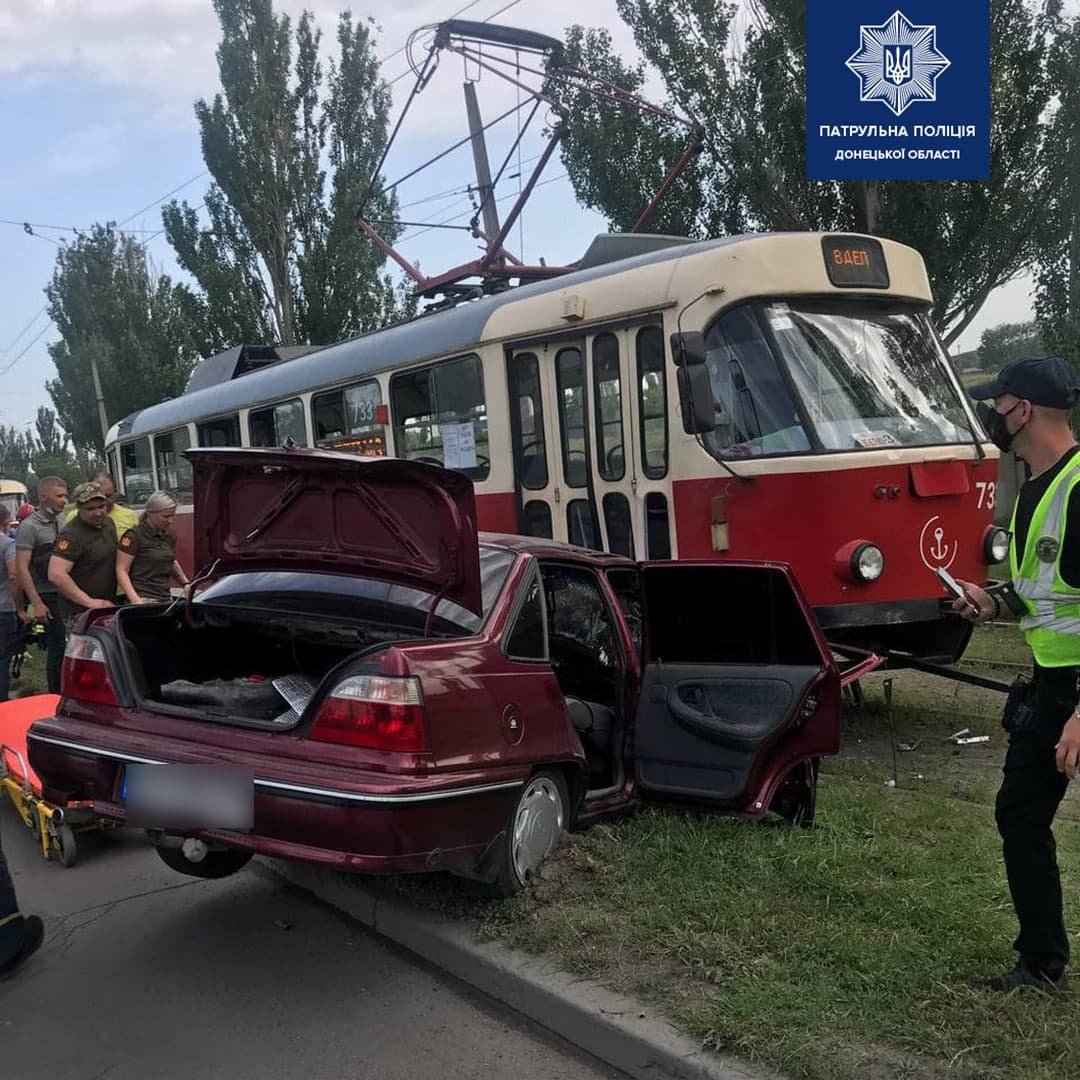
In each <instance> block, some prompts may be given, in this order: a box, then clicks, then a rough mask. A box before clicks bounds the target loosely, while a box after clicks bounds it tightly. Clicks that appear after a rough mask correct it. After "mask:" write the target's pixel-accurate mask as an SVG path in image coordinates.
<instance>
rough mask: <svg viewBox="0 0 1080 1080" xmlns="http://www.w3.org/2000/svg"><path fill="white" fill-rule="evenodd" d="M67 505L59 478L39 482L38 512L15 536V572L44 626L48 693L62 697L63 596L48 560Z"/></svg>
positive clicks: (54, 477) (64, 491) (64, 639)
mask: <svg viewBox="0 0 1080 1080" xmlns="http://www.w3.org/2000/svg"><path fill="white" fill-rule="evenodd" d="M66 505H67V483H66V482H65V481H63V480H61V479H60V477H58V476H46V477H43V478H42V479H41V480H39V481H38V505H37V509H36V510H35V511H34V512H33V513H32V514H31V515H30V516H29V517H28V518H26V520H25V521H23V523H22V524H21V525H20V526H19V531H18V532H17V533H16V534H15V572H16V574H17V575H18V582H19V587H20V588H21V589H22V591H23V594H24V595H25V596H26V598H27V600H28V601H29V602H30V607H31V609H32V614H33V617H34V618H35V619H37V620H38V621H39V622H43V623H44V624H45V656H46V661H45V670H46V677H47V679H48V683H49V692H50V693H53V694H59V693H60V671H61V669H62V668H63V665H64V646H65V645H66V644H67V638H66V635H65V633H64V615H63V612H62V611H61V610H60V596H59V594H58V593H57V591H56V586H55V585H53V584H51V583H50V581H49V559H50V558H51V557H52V551H53V545H54V544H55V543H56V537H57V534H58V533H59V531H60V522H59V519H58V515H59V514H60V512H61V511H62V510H63V509H64V507H65V506H66Z"/></svg>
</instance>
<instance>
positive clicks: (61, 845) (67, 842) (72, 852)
mask: <svg viewBox="0 0 1080 1080" xmlns="http://www.w3.org/2000/svg"><path fill="white" fill-rule="evenodd" d="M57 852H58V854H59V856H60V865H61V866H62V867H63V868H64V869H65V870H67V869H70V868H71V867H72V866H74V865H75V861H76V860H77V859H78V857H79V846H78V844H76V842H75V833H74V831H73V830H72V828H71V826H70V825H61V826H60V833H59V836H58V837H57Z"/></svg>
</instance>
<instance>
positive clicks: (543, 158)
mask: <svg viewBox="0 0 1080 1080" xmlns="http://www.w3.org/2000/svg"><path fill="white" fill-rule="evenodd" d="M565 133H566V125H565V123H564V122H562V121H560V122H559V123H558V124H556V125H555V129H554V130H553V131H552V133H551V139H550V141H549V142H548V144H547V146H546V147H545V149H544V152H543V153H542V154H541V155H540V160H539V161H538V162H537V163H536V168H534V169H533V171H532V175H531V176H530V177H529V179H528V181H527V182H526V184H525V186H524V187H523V188H522V189H521V194H520V195H518V197H517V200H516V201H515V203H514V205H513V206H512V207H511V209H510V213H509V214H507V215H506V220H505V221H504V222H503V226H502V228H501V229H500V230H499V235H498V236H496V237H495V239H494V240H492V241H491V245H490V247H489V248H488V253H487V255H485V256H484V257H483V259H481V260H480V267H481V270H484V271H486V270H487V269H488V268H489V267H490V266H491V264H492V263H493V262H494V261H495V257H496V252H498V251H501V250H502V246H503V244H505V243H506V238H507V237H508V236H509V235H510V233H511V231H512V230H513V228H514V224H515V222H516V221H517V219H518V218H519V217H520V216H521V211H522V210H524V209H525V203H527V202H528V201H529V196H530V195H531V194H532V192H533V188H535V187H536V182H537V180H539V179H540V174H541V173H542V172H543V171H544V169H546V168H547V163H548V162H549V161H550V160H551V156H552V154H554V153H555V150H556V149H557V148H558V145H559V143H561V142H562V139H563V135H564V134H565Z"/></svg>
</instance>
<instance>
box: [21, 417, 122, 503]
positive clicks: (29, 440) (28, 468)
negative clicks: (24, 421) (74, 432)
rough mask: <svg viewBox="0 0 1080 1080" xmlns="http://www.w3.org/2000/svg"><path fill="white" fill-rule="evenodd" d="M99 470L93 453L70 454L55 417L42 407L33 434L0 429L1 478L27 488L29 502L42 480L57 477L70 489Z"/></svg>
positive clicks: (72, 452) (66, 441) (33, 498)
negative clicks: (18, 482)
mask: <svg viewBox="0 0 1080 1080" xmlns="http://www.w3.org/2000/svg"><path fill="white" fill-rule="evenodd" d="M99 468H101V462H100V459H99V458H98V457H97V456H95V455H94V454H93V453H88V452H85V451H82V452H74V451H72V450H71V448H70V446H69V445H68V437H67V435H66V434H65V433H64V431H63V430H62V429H61V427H60V424H59V422H58V420H57V418H56V414H55V413H54V412H53V411H52V409H49V408H46V407H45V406H42V407H41V408H39V409H38V411H37V419H36V420H35V422H34V430H33V431H30V430H26V431H20V430H19V429H18V428H16V427H12V426H10V425H5V426H3V427H0V476H2V477H3V478H4V479H5V480H18V481H20V482H21V483H24V484H26V486H27V488H28V489H29V493H30V499H31V501H34V500H35V499H36V493H35V488H36V485H37V481H38V479H39V478H40V477H42V476H59V477H61V478H62V479H64V480H66V481H67V483H68V486H69V487H72V486H74V485H75V484H77V483H79V481H80V480H85V479H87V478H88V477H89V476H90V475H92V474H93V473H94V472H96V471H97V470H98V469H99Z"/></svg>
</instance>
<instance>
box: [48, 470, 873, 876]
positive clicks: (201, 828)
mask: <svg viewBox="0 0 1080 1080" xmlns="http://www.w3.org/2000/svg"><path fill="white" fill-rule="evenodd" d="M188 456H189V458H190V460H191V461H192V464H193V466H194V475H195V493H196V500H195V513H196V523H197V531H196V555H197V559H198V563H199V565H200V566H202V567H203V568H204V570H203V574H202V585H201V587H200V591H199V592H198V594H197V596H196V597H195V598H194V599H190V600H189V601H187V602H183V601H177V602H175V603H173V604H168V605H167V604H147V605H140V606H133V607H125V608H121V609H118V610H115V611H105V612H92V613H90V614H89V615H88V617H87V619H86V621H85V622H84V624H83V625H82V627H81V628H80V631H79V633H77V634H75V635H73V636H72V638H71V641H70V643H69V645H68V655H67V659H66V662H65V671H64V689H63V696H62V699H61V701H60V704H59V707H58V709H57V714H56V716H55V717H54V718H51V719H47V720H43V721H41V722H39V723H37V724H35V725H34V726H33V727H32V729H31V730H30V732H29V748H30V759H31V762H32V764H33V767H34V768H35V769H36V771H37V772H38V774H39V776H40V777H41V779H42V783H43V785H44V795H45V798H46V799H49V800H50V801H53V802H55V803H59V804H61V805H62V804H63V803H64V802H66V801H68V800H75V799H91V800H93V801H94V802H95V804H96V806H97V808H98V812H99V813H100V814H102V815H103V816H107V817H110V818H114V819H116V820H118V821H121V822H122V821H125V820H128V821H131V822H134V821H135V820H136V816H135V815H134V814H133V813H132V812H131V811H132V810H133V805H134V804H133V801H132V800H133V794H132V792H130V791H129V778H133V777H134V776H135V775H136V772H137V771H138V772H139V775H140V776H142V778H143V781H142V784H143V786H145V778H146V776H147V775H149V776H154V775H156V774H155V773H153V771H152V770H150V771H148V770H147V766H162V765H168V766H173V767H174V774H173V775H174V776H175V767H177V766H200V767H202V768H204V769H205V770H207V776H206V777H204V778H203V779H204V781H206V782H210V780H211V779H212V777H220V776H221V775H222V774H223V772H224V774H226V775H229V776H232V777H233V784H232V788H231V790H233V791H235V790H236V787H237V784H239V786H240V789H241V791H242V790H243V789H244V788H245V787H246V788H247V789H248V795H249V805H250V810H251V815H250V820H249V821H247V822H244V823H240V824H238V823H237V822H236V821H234V820H232V819H231V818H229V816H228V815H227V814H226V813H225V810H224V809H222V810H221V813H222V815H223V816H222V818H221V820H220V821H216V820H213V814H214V813H216V812H217V810H211V811H208V810H207V807H217V808H223V807H225V805H226V804H225V802H222V801H220V800H218V801H215V800H214V799H213V798H210V799H207V800H206V801H205V802H203V803H202V804H201V805H200V806H195V805H192V806H189V807H187V808H186V809H187V810H188V811H190V813H188V814H186V813H185V807H184V806H182V805H175V804H176V802H177V799H181V801H182V790H183V789H182V787H181V789H180V794H179V795H178V794H177V788H176V785H175V783H174V784H172V785H171V786H170V787H169V790H170V791H171V792H173V804H172V805H173V809H172V811H169V810H168V809H167V808H165V807H164V804H162V803H160V802H159V803H158V804H157V806H158V810H157V812H158V813H159V814H160V820H156V821H145V820H143V819H142V818H140V819H139V823H140V824H144V825H147V826H148V831H149V835H150V836H151V838H152V839H153V841H154V842H155V844H156V845H157V849H158V851H159V853H160V855H161V857H162V858H163V859H164V860H165V861H166V862H167V863H168V864H169V865H170V866H172V867H174V868H175V869H177V870H181V871H183V872H186V873H189V874H194V875H197V876H203V877H220V876H223V875H225V874H228V873H231V872H233V871H235V870H238V869H239V868H240V867H241V866H242V865H243V864H244V863H245V862H246V861H247V860H248V859H249V858H250V857H251V855H252V854H254V853H262V854H265V855H271V856H276V857H280V858H284V859H297V860H303V861H307V862H312V863H320V864H323V865H326V866H330V867H334V868H337V869H340V870H350V871H357V872H363V873H384V872H385V873H388V872H409V871H422V870H436V869H438V870H449V871H453V872H454V873H457V874H461V875H465V876H469V877H473V878H478V879H481V880H483V881H485V882H488V883H489V884H490V885H491V886H492V887H493V888H494V889H495V890H496V891H498V892H499V893H501V894H504V895H505V894H510V893H513V892H515V891H517V890H518V889H520V888H521V887H522V885H524V884H525V882H527V881H528V879H529V877H530V875H531V874H532V873H533V872H534V871H535V870H536V868H537V867H538V866H539V865H540V863H541V862H542V861H543V860H544V859H545V858H546V857H547V855H548V854H549V853H550V852H551V850H552V849H553V847H554V846H555V844H556V843H557V841H558V839H559V837H560V835H561V834H562V833H563V831H564V830H566V829H568V828H574V827H575V826H580V825H584V824H587V823H588V822H590V821H592V820H595V819H597V818H599V817H601V816H604V815H611V814H614V813H618V812H621V811H625V810H627V809H630V808H632V807H634V806H636V805H639V804H641V803H663V804H668V805H678V806H683V807H692V808H698V809H708V810H716V811H722V812H726V813H732V814H738V815H741V816H743V817H747V818H759V817H762V816H764V815H765V814H766V813H768V812H770V811H772V812H776V813H779V814H781V815H782V816H783V817H785V818H787V819H789V820H791V821H798V822H803V823H808V822H809V821H810V820H811V819H812V817H813V813H814V800H815V793H816V786H817V765H818V761H819V760H820V758H821V757H822V756H823V755H826V754H833V753H835V752H836V751H837V749H838V747H839V741H840V721H839V713H840V690H841V682H842V681H847V680H848V679H851V678H854V677H857V676H858V675H859V674H861V673H862V672H864V671H866V670H869V668H871V667H872V666H874V665H875V664H876V659H875V658H872V657H870V658H864V659H861V660H859V661H857V662H855V663H853V664H851V665H850V666H849V667H848V669H847V671H846V672H844V674H843V676H842V674H841V671H840V669H839V667H838V665H837V661H836V659H835V657H834V655H833V653H832V652H831V651H830V649H829V647H828V646H827V645H826V643H825V641H824V640H823V638H822V636H821V633H820V630H819V629H818V627H817V625H816V623H815V620H814V617H813V614H812V613H811V611H810V609H809V608H808V606H807V604H806V602H805V600H804V599H803V597H802V595H801V593H800V590H799V587H798V584H797V583H796V581H795V580H794V578H793V577H792V575H791V573H790V571H789V570H788V569H787V568H786V567H784V566H781V565H776V564H749V563H720V562H717V563H693V562H680V563H663V564H635V563H633V562H631V561H629V560H627V559H624V558H621V557H616V556H610V555H605V554H602V553H597V552H592V551H585V550H582V549H578V548H572V547H567V546H565V545H560V544H556V543H552V542H549V541H544V540H531V539H528V538H521V537H503V536H487V535H480V536H478V535H477V531H476V514H475V507H474V502H473V493H472V486H471V484H470V482H469V481H468V480H467V479H466V478H465V477H463V476H461V475H460V474H457V473H454V472H450V471H446V470H443V469H439V468H435V467H432V466H428V465H425V464H419V463H416V462H406V461H400V460H366V459H362V458H356V457H353V456H350V455H346V454H334V453H328V452H321V451H306V450H296V451H292V450H282V451H271V450H231V449H230V450H210V449H200V450H193V451H190V452H189V454H188ZM161 775H162V776H164V775H165V773H162V774H161ZM199 790H200V792H201V794H198V795H197V794H196V790H195V788H194V787H192V788H191V794H190V800H191V801H192V803H194V802H195V801H196V800H197V799H203V797H204V796H205V795H206V791H205V784H203V785H202V787H200V789H199ZM210 795H213V792H212V791H211V792H210ZM144 811H145V807H144ZM170 813H171V816H170ZM208 813H209V814H210V818H209V819H208V818H207V814H208ZM143 818H145V812H144V814H143ZM193 822H196V823H197V824H193Z"/></svg>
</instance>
